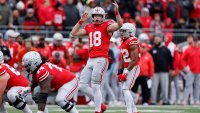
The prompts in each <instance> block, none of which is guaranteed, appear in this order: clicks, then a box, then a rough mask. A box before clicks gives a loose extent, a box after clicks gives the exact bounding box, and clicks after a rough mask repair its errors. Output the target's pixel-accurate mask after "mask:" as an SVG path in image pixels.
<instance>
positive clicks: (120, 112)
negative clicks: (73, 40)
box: [6, 105, 200, 113]
mask: <svg viewBox="0 0 200 113" xmlns="http://www.w3.org/2000/svg"><path fill="white" fill-rule="evenodd" d="M6 107H7V110H8V113H22V112H21V111H19V110H17V109H15V108H13V107H9V106H6ZM30 107H31V109H32V110H33V112H34V113H36V111H37V109H36V107H35V106H33V105H32V106H30ZM137 107H138V109H139V111H140V112H141V113H200V106H173V105H171V106H148V107H144V106H137ZM48 109H49V113H65V112H64V111H63V110H62V109H60V108H59V107H58V106H54V105H48ZM77 109H78V111H79V113H94V108H93V107H88V106H77ZM105 113H126V111H125V107H109V109H108V110H107V111H106V112H105Z"/></svg>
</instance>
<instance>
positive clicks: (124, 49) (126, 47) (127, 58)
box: [120, 37, 141, 68]
mask: <svg viewBox="0 0 200 113" xmlns="http://www.w3.org/2000/svg"><path fill="white" fill-rule="evenodd" d="M131 45H137V46H138V52H139V53H138V61H137V63H136V65H138V64H139V60H140V56H141V54H140V47H139V44H138V39H137V38H136V37H129V38H128V39H127V40H125V41H124V42H122V44H121V46H120V49H121V54H122V56H123V60H124V68H127V67H128V66H129V63H130V62H131V50H130V46H131Z"/></svg>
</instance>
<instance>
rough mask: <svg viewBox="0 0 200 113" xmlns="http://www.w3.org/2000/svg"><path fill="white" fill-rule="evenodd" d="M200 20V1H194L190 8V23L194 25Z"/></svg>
mask: <svg viewBox="0 0 200 113" xmlns="http://www.w3.org/2000/svg"><path fill="white" fill-rule="evenodd" d="M199 18H200V1H199V0H193V3H192V5H191V8H190V19H191V20H190V23H194V22H195V21H196V20H198V19H199Z"/></svg>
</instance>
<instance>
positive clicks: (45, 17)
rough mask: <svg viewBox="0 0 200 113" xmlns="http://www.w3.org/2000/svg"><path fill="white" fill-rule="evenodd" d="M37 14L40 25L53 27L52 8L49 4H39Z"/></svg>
mask: <svg viewBox="0 0 200 113" xmlns="http://www.w3.org/2000/svg"><path fill="white" fill-rule="evenodd" d="M37 13H38V14H37V15H38V18H39V23H40V25H43V26H47V27H49V26H52V25H53V17H54V8H53V7H52V6H51V5H50V3H45V4H41V5H40V7H38V12H37Z"/></svg>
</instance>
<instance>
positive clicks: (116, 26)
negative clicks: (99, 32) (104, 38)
mask: <svg viewBox="0 0 200 113" xmlns="http://www.w3.org/2000/svg"><path fill="white" fill-rule="evenodd" d="M113 5H114V6H115V8H114V11H115V16H116V20H117V23H114V24H111V25H110V26H108V28H107V31H108V32H109V33H113V32H114V31H117V30H118V29H120V28H121V27H122V25H123V22H122V18H121V16H120V14H119V6H118V4H117V2H116V0H114V3H113Z"/></svg>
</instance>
